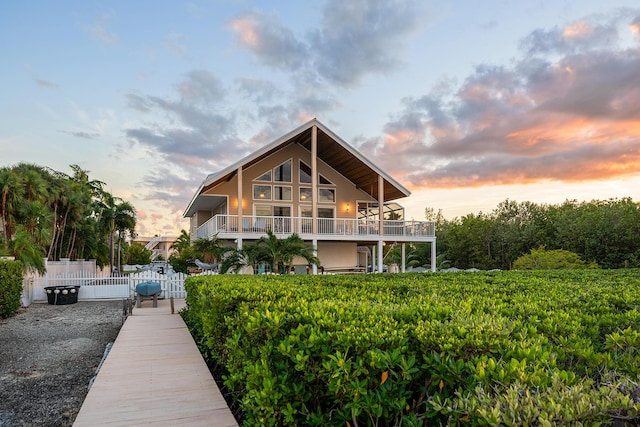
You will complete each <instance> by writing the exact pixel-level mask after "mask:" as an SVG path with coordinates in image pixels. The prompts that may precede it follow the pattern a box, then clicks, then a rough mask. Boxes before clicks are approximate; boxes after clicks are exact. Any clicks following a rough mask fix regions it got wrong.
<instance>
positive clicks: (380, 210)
mask: <svg viewBox="0 0 640 427" xmlns="http://www.w3.org/2000/svg"><path fill="white" fill-rule="evenodd" d="M378 220H379V221H380V231H379V233H380V235H381V236H384V178H383V177H382V175H378Z"/></svg>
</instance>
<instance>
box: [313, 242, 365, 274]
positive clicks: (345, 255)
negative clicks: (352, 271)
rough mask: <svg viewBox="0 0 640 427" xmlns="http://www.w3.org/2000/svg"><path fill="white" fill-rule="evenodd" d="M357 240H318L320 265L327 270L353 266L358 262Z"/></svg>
mask: <svg viewBox="0 0 640 427" xmlns="http://www.w3.org/2000/svg"><path fill="white" fill-rule="evenodd" d="M356 246H357V245H356V243H355V242H331V241H319V242H318V258H320V265H322V266H323V267H324V268H325V269H326V270H331V269H340V268H351V267H355V266H356V265H357V264H358V254H357V251H356V249H357V248H356Z"/></svg>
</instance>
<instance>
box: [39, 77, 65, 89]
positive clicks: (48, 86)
mask: <svg viewBox="0 0 640 427" xmlns="http://www.w3.org/2000/svg"><path fill="white" fill-rule="evenodd" d="M33 81H34V82H36V84H37V85H38V86H40V87H42V88H45V89H58V87H59V86H58V85H57V84H56V83H53V82H50V81H49V80H43V79H37V78H35V77H34V78H33Z"/></svg>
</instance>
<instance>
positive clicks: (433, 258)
mask: <svg viewBox="0 0 640 427" xmlns="http://www.w3.org/2000/svg"><path fill="white" fill-rule="evenodd" d="M431 271H433V272H435V271H436V241H435V240H434V241H433V242H431Z"/></svg>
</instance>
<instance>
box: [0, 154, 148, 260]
mask: <svg viewBox="0 0 640 427" xmlns="http://www.w3.org/2000/svg"><path fill="white" fill-rule="evenodd" d="M70 168H71V171H72V173H71V174H66V173H63V172H58V171H55V170H53V169H50V168H47V167H42V166H38V165H34V164H29V163H19V164H17V165H15V166H6V167H2V168H0V228H1V232H0V255H9V256H14V257H16V259H19V260H21V261H22V262H23V263H24V264H25V265H26V266H27V267H28V268H32V269H35V270H37V271H40V272H44V268H45V265H44V259H45V258H46V259H48V260H59V259H60V258H72V259H95V260H96V262H97V264H98V265H99V266H100V267H104V266H106V265H110V266H111V267H113V266H114V265H119V264H120V262H121V259H122V253H121V250H120V248H121V247H122V246H123V244H124V241H125V239H126V237H127V236H133V235H134V233H135V226H136V211H135V208H134V207H133V205H132V204H131V203H129V202H126V201H124V200H122V199H120V198H118V197H114V196H113V195H112V194H111V193H109V192H108V191H106V190H105V183H104V182H102V181H97V180H91V179H90V178H89V173H88V172H87V171H85V170H83V169H81V168H80V167H79V166H78V165H71V166H70Z"/></svg>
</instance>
